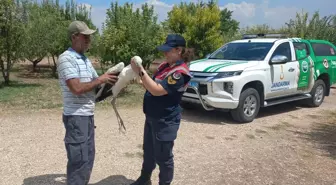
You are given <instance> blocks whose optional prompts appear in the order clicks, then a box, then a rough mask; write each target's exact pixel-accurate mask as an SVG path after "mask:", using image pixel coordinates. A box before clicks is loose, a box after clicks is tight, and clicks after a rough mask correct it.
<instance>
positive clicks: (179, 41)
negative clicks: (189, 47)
mask: <svg viewBox="0 0 336 185" xmlns="http://www.w3.org/2000/svg"><path fill="white" fill-rule="evenodd" d="M176 47H186V41H185V39H184V38H183V37H182V36H181V35H179V34H169V35H168V36H167V38H166V42H165V43H164V44H163V45H161V46H158V47H157V49H158V50H159V51H170V50H171V49H172V48H176Z"/></svg>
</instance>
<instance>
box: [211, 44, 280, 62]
mask: <svg viewBox="0 0 336 185" xmlns="http://www.w3.org/2000/svg"><path fill="white" fill-rule="evenodd" d="M272 46H273V43H266V42H265V43H264V42H258V43H253V42H249V43H228V44H226V45H224V46H223V47H221V48H220V49H218V50H217V51H215V52H214V53H213V54H211V56H210V57H209V59H221V60H247V61H249V60H264V58H265V57H266V55H267V53H268V52H269V50H270V49H271V47H272Z"/></svg>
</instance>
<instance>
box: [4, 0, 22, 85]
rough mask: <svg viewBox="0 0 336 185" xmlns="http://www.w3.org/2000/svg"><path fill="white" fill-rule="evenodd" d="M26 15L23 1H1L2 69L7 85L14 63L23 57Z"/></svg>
mask: <svg viewBox="0 0 336 185" xmlns="http://www.w3.org/2000/svg"><path fill="white" fill-rule="evenodd" d="M24 17H25V16H24V11H23V8H22V3H20V2H19V1H17V2H15V1H13V0H1V1H0V69H1V72H2V76H3V78H4V81H5V85H9V82H10V71H11V68H12V67H13V64H14V63H15V62H17V61H18V60H20V59H22V57H23V53H22V41H23V35H24V30H23V20H24V19H23V18H24Z"/></svg>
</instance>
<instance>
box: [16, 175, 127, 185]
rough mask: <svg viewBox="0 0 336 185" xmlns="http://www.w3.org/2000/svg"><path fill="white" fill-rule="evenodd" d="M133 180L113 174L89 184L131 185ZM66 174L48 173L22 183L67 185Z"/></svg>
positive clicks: (27, 184)
mask: <svg viewBox="0 0 336 185" xmlns="http://www.w3.org/2000/svg"><path fill="white" fill-rule="evenodd" d="M133 182H134V181H133V180H130V179H127V178H126V177H125V176H123V175H113V176H110V177H107V178H105V179H103V180H101V181H99V182H97V183H94V184H92V183H89V185H129V184H131V183H133ZM65 184H66V182H65V174H48V175H40V176H36V177H30V178H27V179H24V181H23V184H22V185H65Z"/></svg>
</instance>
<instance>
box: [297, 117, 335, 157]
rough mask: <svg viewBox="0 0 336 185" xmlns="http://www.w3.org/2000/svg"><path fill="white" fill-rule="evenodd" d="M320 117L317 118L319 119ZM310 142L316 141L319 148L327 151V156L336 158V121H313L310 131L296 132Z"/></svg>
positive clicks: (315, 143)
mask: <svg viewBox="0 0 336 185" xmlns="http://www.w3.org/2000/svg"><path fill="white" fill-rule="evenodd" d="M317 119H318V118H316V120H317ZM295 133H296V134H298V135H300V136H301V137H302V138H303V139H305V140H307V141H308V142H312V143H314V145H315V147H316V148H317V149H319V150H322V151H324V152H326V156H328V157H330V158H332V159H335V160H336V123H335V122H331V123H320V122H319V121H316V122H314V123H313V126H312V129H311V130H310V131H309V132H298V131H296V132H295Z"/></svg>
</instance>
